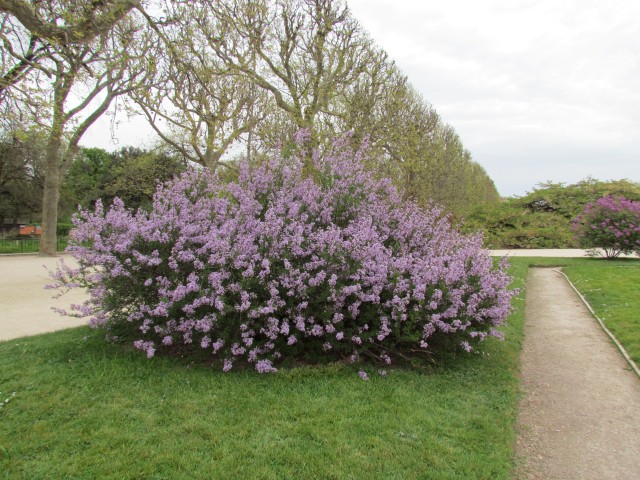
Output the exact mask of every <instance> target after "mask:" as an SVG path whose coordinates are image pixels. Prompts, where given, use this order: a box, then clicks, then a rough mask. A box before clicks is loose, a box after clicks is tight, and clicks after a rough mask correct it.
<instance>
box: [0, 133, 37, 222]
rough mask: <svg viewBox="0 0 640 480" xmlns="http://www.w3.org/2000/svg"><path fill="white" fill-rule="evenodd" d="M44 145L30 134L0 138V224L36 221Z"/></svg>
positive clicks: (14, 134)
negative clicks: (27, 220) (25, 220)
mask: <svg viewBox="0 0 640 480" xmlns="http://www.w3.org/2000/svg"><path fill="white" fill-rule="evenodd" d="M44 156H45V142H44V138H43V136H42V135H39V134H38V133H37V132H35V131H31V132H26V133H25V132H22V131H15V132H8V133H5V134H4V135H3V136H2V138H1V139H0V222H3V223H6V222H7V220H8V221H9V223H11V224H16V223H18V221H19V220H23V219H29V222H30V223H31V222H34V221H36V220H38V217H39V216H40V212H41V202H42V189H43V183H44Z"/></svg>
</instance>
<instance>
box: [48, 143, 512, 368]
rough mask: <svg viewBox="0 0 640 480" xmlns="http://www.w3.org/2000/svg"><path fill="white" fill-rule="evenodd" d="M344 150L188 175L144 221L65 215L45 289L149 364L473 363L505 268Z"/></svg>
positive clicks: (163, 189) (109, 213)
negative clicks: (163, 357) (225, 179)
mask: <svg viewBox="0 0 640 480" xmlns="http://www.w3.org/2000/svg"><path fill="white" fill-rule="evenodd" d="M365 155H366V148H365V147H361V148H359V149H356V150H355V151H354V150H352V149H351V148H350V147H349V138H341V139H338V140H337V141H336V143H335V144H334V148H333V150H332V151H331V152H329V153H328V154H327V155H324V156H322V155H320V154H318V153H315V154H314V155H313V167H314V169H315V170H314V172H313V174H312V175H309V174H308V173H305V169H303V165H304V163H305V160H304V158H305V155H304V153H301V154H300V155H298V156H293V157H291V158H282V157H281V156H279V155H277V156H275V157H274V158H273V159H272V160H271V161H269V162H267V163H265V164H263V165H259V166H251V167H252V168H250V165H248V164H247V163H246V162H244V163H242V164H241V167H240V176H239V179H238V180H237V181H236V182H232V183H229V184H224V183H222V182H221V181H220V179H219V178H218V177H217V176H216V175H215V174H213V173H211V172H209V171H206V170H197V169H191V170H189V171H187V172H186V173H184V174H183V175H181V176H180V177H178V178H176V179H175V180H174V181H172V182H169V183H167V184H164V185H161V186H159V188H158V190H157V192H156V194H155V196H154V200H153V208H152V209H151V211H150V212H145V211H138V212H131V211H129V210H128V209H127V208H126V207H125V205H124V204H123V203H122V202H121V201H120V200H117V199H116V200H115V201H114V203H113V205H111V207H110V208H108V209H105V208H104V207H103V206H102V205H101V204H100V203H98V204H97V205H96V207H95V209H94V210H93V211H88V210H84V211H80V212H79V213H78V214H77V215H76V216H75V218H74V220H73V221H74V225H75V228H74V230H73V231H72V232H71V237H70V244H69V247H68V248H67V251H68V252H69V253H70V254H71V255H72V256H73V257H74V258H75V259H76V260H77V261H78V263H79V265H80V267H79V268H78V269H76V270H73V269H65V268H64V267H61V268H60V269H59V270H58V272H57V273H55V274H54V276H55V277H56V285H57V286H59V287H62V286H82V287H85V288H87V290H88V292H89V294H90V299H89V300H88V302H87V303H86V304H85V305H84V306H82V307H81V308H80V309H79V310H80V313H82V314H90V315H91V320H90V324H91V325H92V326H94V327H104V328H107V329H109V328H112V327H114V326H118V327H120V328H122V327H125V328H128V329H129V330H130V332H131V333H132V334H134V337H137V338H135V340H134V341H133V345H134V346H135V347H136V348H138V349H140V350H143V351H144V352H145V353H146V354H147V356H149V357H152V356H154V355H155V354H156V353H157V352H160V351H162V350H163V349H169V348H174V347H176V346H180V347H182V348H191V349H202V350H204V351H206V352H209V353H210V354H211V355H212V356H215V357H217V358H220V359H221V361H222V365H223V370H225V371H228V370H230V369H231V368H232V367H233V366H234V364H236V363H237V362H249V363H251V364H254V366H255V368H256V370H257V371H259V372H273V371H276V367H275V365H276V363H277V362H278V361H279V360H280V359H281V358H282V357H291V356H303V357H312V356H314V355H335V356H336V357H337V358H340V357H354V358H360V357H359V355H360V354H361V353H364V352H375V355H376V356H378V358H382V359H384V362H385V363H390V362H391V355H392V354H391V352H392V351H393V350H394V347H395V346H396V345H398V344H401V343H402V344H404V343H410V344H412V345H413V347H414V348H416V349H421V350H423V351H429V350H430V348H432V344H437V343H438V342H437V340H438V338H439V337H443V336H447V337H448V336H451V337H454V338H456V339H457V340H456V342H457V345H458V347H459V348H462V349H464V350H466V351H472V350H473V348H474V347H475V346H476V345H477V344H478V342H481V341H482V340H484V339H485V338H487V337H488V336H494V337H497V338H501V337H502V335H501V333H500V332H499V331H498V327H500V326H501V325H503V323H504V321H505V319H506V317H507V315H508V314H509V312H510V309H511V307H510V300H511V298H512V297H513V295H514V294H515V293H516V292H515V291H514V290H509V289H508V285H509V283H510V277H509V276H508V275H507V273H506V269H507V264H506V260H503V261H501V262H500V263H499V264H498V265H494V264H493V261H492V259H491V257H490V256H489V254H488V252H486V251H485V250H483V248H482V238H481V237H480V236H479V235H472V236H464V235H462V234H460V233H459V232H457V231H456V230H454V229H453V228H452V227H451V225H450V223H449V221H448V219H447V218H446V217H445V216H443V213H442V210H441V209H439V208H438V207H435V206H430V207H429V208H426V209H421V208H419V207H418V206H416V205H415V204H412V203H410V202H403V201H402V200H401V197H400V195H399V194H398V192H397V191H396V190H395V189H394V188H393V187H392V185H391V182H390V181H388V180H376V179H374V178H372V176H371V175H370V174H369V172H367V171H366V170H365V169H364V167H363V162H362V160H363V158H364V157H365Z"/></svg>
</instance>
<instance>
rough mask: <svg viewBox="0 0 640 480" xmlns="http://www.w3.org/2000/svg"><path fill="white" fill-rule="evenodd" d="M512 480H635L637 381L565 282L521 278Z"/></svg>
mask: <svg viewBox="0 0 640 480" xmlns="http://www.w3.org/2000/svg"><path fill="white" fill-rule="evenodd" d="M525 318H526V320H525V322H526V323H525V341H524V349H523V352H522V357H521V358H522V381H523V391H524V397H523V399H522V401H521V404H520V414H519V420H518V440H517V445H516V454H517V459H518V460H517V464H518V469H517V477H516V478H522V479H572V480H573V479H594V480H596V479H597V480H603V479H619V480H626V479H638V478H640V379H639V378H638V377H637V375H636V374H635V373H633V372H632V371H631V369H630V367H629V365H628V364H627V363H626V362H625V361H624V359H623V357H622V355H621V354H620V353H619V352H618V350H617V349H616V348H615V346H614V345H613V343H612V342H611V340H610V339H609V338H608V337H607V335H606V334H605V333H604V332H603V331H602V330H601V329H600V327H599V326H598V324H597V322H596V320H595V319H594V318H593V317H591V315H590V314H589V312H588V311H587V309H586V307H585V306H584V305H583V304H582V302H581V301H580V300H579V299H578V297H577V296H576V294H575V292H573V290H572V289H571V287H570V286H569V285H568V284H567V282H566V281H565V280H564V278H563V277H562V276H561V275H560V274H558V273H556V272H554V271H553V270H552V269H545V268H532V269H530V270H529V275H528V277H527V296H526V307H525Z"/></svg>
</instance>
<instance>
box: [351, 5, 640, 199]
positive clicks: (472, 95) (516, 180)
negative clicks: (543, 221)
mask: <svg viewBox="0 0 640 480" xmlns="http://www.w3.org/2000/svg"><path fill="white" fill-rule="evenodd" d="M349 5H350V7H351V9H352V11H353V13H354V16H355V17H356V18H358V19H359V20H360V21H361V22H362V23H363V25H364V26H365V28H366V29H367V30H368V31H369V32H370V34H371V36H372V37H373V38H374V39H375V40H376V41H377V42H378V43H379V44H380V45H381V46H382V47H383V48H384V49H385V50H387V52H389V54H390V56H391V57H392V58H393V59H395V60H396V61H397V63H398V65H399V66H400V68H402V69H403V70H404V71H405V73H407V75H408V76H409V79H410V80H411V82H412V83H413V84H414V86H416V88H417V89H418V90H419V91H420V92H421V93H422V94H423V95H424V96H425V98H426V99H427V101H429V102H430V103H432V104H433V105H434V106H435V108H436V110H437V111H438V112H439V113H440V114H441V115H442V117H443V118H444V119H445V121H447V122H449V123H451V124H452V125H453V126H454V128H456V130H457V131H458V132H459V134H460V136H461V138H462V141H463V143H464V145H465V146H466V147H467V149H469V150H470V151H471V153H472V155H473V156H474V159H475V160H477V161H478V162H479V163H481V164H482V165H483V166H484V167H485V168H486V169H487V171H488V172H489V174H490V175H491V176H492V178H493V179H494V180H495V181H496V184H497V186H498V190H499V191H500V192H501V193H502V194H505V195H511V194H522V193H524V191H526V190H530V189H531V188H532V187H533V186H534V185H535V183H537V182H541V181H546V180H553V181H563V182H573V181H578V180H580V179H582V178H585V177H586V176H588V175H591V176H593V177H596V178H601V179H609V178H614V179H615V178H630V179H632V180H635V181H640V161H637V159H638V156H639V153H640V89H638V88H637V81H638V80H637V79H638V78H640V51H639V50H638V49H637V43H638V39H639V38H640V2H636V1H632V0H624V1H623V0H618V1H616V2H598V1H583V0H581V1H577V0H565V1H563V2H557V1H554V0H535V1H529V0H511V1H498V0H484V1H482V0H476V1H473V0H449V1H448V2H423V1H420V0H415V1H414V0H396V1H392V0H351V1H349Z"/></svg>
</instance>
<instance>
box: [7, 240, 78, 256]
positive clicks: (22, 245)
mask: <svg viewBox="0 0 640 480" xmlns="http://www.w3.org/2000/svg"><path fill="white" fill-rule="evenodd" d="M66 247H67V238H66V237H59V238H58V243H57V247H56V248H57V250H58V251H59V252H61V251H63V250H64V249H65V248H66ZM39 248H40V239H38V238H22V239H19V240H18V239H14V240H7V239H0V254H3V253H36V252H37V251H38V249H39Z"/></svg>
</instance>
